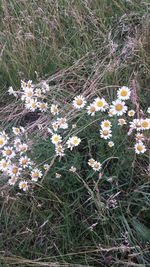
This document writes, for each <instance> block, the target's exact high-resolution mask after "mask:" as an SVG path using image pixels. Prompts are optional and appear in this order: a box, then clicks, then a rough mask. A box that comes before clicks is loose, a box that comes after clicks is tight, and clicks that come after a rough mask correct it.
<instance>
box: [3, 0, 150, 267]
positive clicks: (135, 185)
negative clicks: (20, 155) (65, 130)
mask: <svg viewBox="0 0 150 267" xmlns="http://www.w3.org/2000/svg"><path fill="white" fill-rule="evenodd" d="M2 4H3V6H2V15H3V22H2V31H1V37H2V38H1V39H2V52H1V65H2V68H1V77H2V82H1V91H2V94H5V92H6V89H8V87H9V86H10V85H12V86H13V88H15V90H18V92H19V86H20V85H19V83H20V78H21V79H24V78H25V79H29V78H31V79H33V80H34V83H35V81H37V84H36V86H37V87H38V86H39V85H40V84H41V83H42V80H46V82H47V83H48V84H49V86H50V94H49V97H48V99H49V101H50V103H53V102H55V101H57V102H58V104H59V105H60V106H61V107H64V113H63V115H64V116H65V115H66V114H67V113H68V110H69V109H70V107H71V103H72V100H73V98H74V97H75V96H76V95H78V94H83V95H84V96H85V97H87V100H88V101H89V102H91V101H92V100H93V99H94V98H95V97H96V96H104V97H106V99H107V101H108V102H110V101H112V99H114V96H115V94H116V90H115V88H118V86H120V85H122V84H128V85H129V86H130V88H131V89H132V90H134V88H136V92H137V96H138V99H137V102H138V105H137V106H136V105H135V106H134V107H135V109H136V108H137V109H138V107H140V109H139V110H138V112H139V115H140V116H142V112H143V113H145V112H146V111H147V108H148V106H147V105H148V97H149V94H148V92H149V91H148V81H149V55H148V41H149V35H148V25H149V16H148V7H149V5H148V2H146V1H145V2H142V3H140V4H139V1H124V2H123V1H121V0H119V1H111V2H109V1H107V2H104V1H72V2H68V1H55V2H52V3H49V2H45V3H43V1H38V2H36V1H34V2H31V3H27V2H26V1H20V2H17V1H3V3H2ZM6 94H8V93H6ZM7 101H8V102H9V98H8V100H7ZM13 101H14V98H13ZM66 107H67V108H66ZM141 110H142V111H141ZM0 114H1V127H2V128H5V130H6V129H7V131H10V128H11V127H12V126H20V125H21V126H25V128H26V129H27V131H28V132H29V135H30V136H31V137H32V140H33V143H34V147H33V150H32V151H31V155H32V157H34V159H35V160H36V161H37V163H38V164H41V162H42V164H41V166H43V165H44V164H45V163H46V162H47V160H48V163H49V162H50V160H52V159H53V155H54V147H53V146H52V145H51V144H50V140H49V137H48V136H49V135H48V134H47V133H45V131H46V129H47V125H48V124H49V123H50V120H51V117H50V115H49V114H45V113H44V114H41V113H39V112H38V111H37V112H36V113H34V115H33V113H31V112H29V111H28V110H24V106H23V104H22V102H21V101H20V100H19V98H18V99H17V100H16V101H15V103H11V104H9V106H6V107H5V108H4V107H2V108H1V111H0ZM99 117H100V115H98V117H97V120H98V121H99V120H100V118H99ZM78 118H79V121H78V128H77V129H78V130H77V132H78V131H79V134H80V138H81V140H82V142H81V147H80V146H79V148H77V149H76V150H75V153H72V152H71V151H69V150H68V151H67V153H66V157H65V158H64V159H63V160H62V162H58V161H57V162H56V163H55V162H53V161H52V162H51V164H52V165H51V168H50V169H49V172H48V173H47V175H46V176H45V178H44V179H43V180H42V182H39V183H37V184H35V185H34V186H33V188H32V190H29V191H27V192H26V193H25V194H24V193H22V191H18V189H17V190H16V189H11V190H10V187H9V186H8V185H5V184H2V188H1V203H2V209H1V229H2V230H1V237H2V242H1V245H0V246H1V247H0V250H1V256H0V259H1V261H2V266H11V265H12V266H110V265H111V266H148V264H149V242H150V238H149V236H150V233H149V228H148V227H149V225H148V222H149V216H150V213H149V169H148V168H147V167H148V164H149V163H148V161H149V158H148V154H146V155H145V156H143V157H142V156H140V157H138V158H136V157H135V158H134V156H133V150H127V147H128V146H130V147H133V141H132V138H131V140H130V143H129V142H128V141H127V138H126V137H125V136H123V132H122V131H121V130H117V127H114V131H115V134H114V138H115V143H116V144H117V147H114V148H112V150H110V148H108V146H107V142H105V141H104V142H100V138H99V134H97V133H98V131H99V126H97V123H96V122H95V123H93V119H91V118H90V117H88V116H87V115H85V114H84V113H83V114H82V115H81V114H80V116H79V117H78V114H76V115H72V113H71V112H70V113H69V117H68V119H69V120H70V122H71V123H73V122H74V123H75V122H76V120H77V119H78ZM91 125H92V128H91ZM38 126H39V127H40V130H39V127H38ZM125 127H126V126H125ZM35 136H36V138H35ZM41 136H42V139H41ZM43 137H44V138H43ZM129 138H130V137H129ZM43 139H44V140H43ZM93 140H94V141H93ZM112 151H113V152H112ZM91 156H93V157H94V159H97V160H98V159H99V160H100V161H101V162H103V161H104V160H105V159H107V160H106V162H105V163H104V166H105V167H104V169H105V172H104V173H105V174H103V175H102V176H101V174H100V175H99V176H98V175H97V174H96V173H93V170H92V169H90V168H89V167H88V166H87V161H88V159H89V158H90V157H91ZM133 158H134V159H133ZM71 166H73V167H75V168H76V169H77V171H75V172H71V171H69V170H70V167H71ZM56 174H57V175H56ZM59 175H60V176H59Z"/></svg>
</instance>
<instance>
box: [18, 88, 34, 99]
mask: <svg viewBox="0 0 150 267" xmlns="http://www.w3.org/2000/svg"><path fill="white" fill-rule="evenodd" d="M33 96H34V91H33V88H27V87H26V88H24V93H23V95H22V96H21V100H23V101H24V100H26V99H29V100H30V99H32V97H33Z"/></svg>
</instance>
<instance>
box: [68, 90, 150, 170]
mask: <svg viewBox="0 0 150 267" xmlns="http://www.w3.org/2000/svg"><path fill="white" fill-rule="evenodd" d="M130 98H131V90H130V89H129V88H128V87H127V86H122V87H120V88H119V89H118V90H117V99H116V100H114V101H112V103H110V104H108V103H107V102H106V100H105V99H104V98H103V97H102V98H100V97H97V98H95V99H94V100H93V102H92V103H90V104H88V105H87V101H86V99H85V97H83V96H81V95H79V96H76V97H75V98H74V100H73V106H74V108H75V109H77V110H81V109H83V108H86V110H87V114H88V115H90V116H95V115H96V113H97V112H99V111H100V112H104V113H105V115H106V114H107V116H108V119H106V120H102V121H101V123H100V138H102V139H105V140H108V146H109V147H113V146H114V145H115V144H114V142H113V141H112V140H111V139H112V137H113V135H112V126H113V125H112V121H113V120H111V118H112V117H116V118H117V121H118V126H123V125H126V124H128V125H127V126H128V127H129V132H128V133H129V134H128V135H130V133H132V132H134V133H135V145H134V149H135V153H137V154H142V153H144V152H145V151H146V146H145V144H144V140H145V139H146V137H145V135H144V131H145V130H149V129H150V118H148V117H145V116H144V115H143V117H141V118H138V116H137V114H136V112H135V110H134V109H129V108H128V104H129V106H130V105H131V104H132V103H127V102H128V101H129V100H130ZM147 113H148V114H149V113H150V108H148V110H147ZM92 167H93V166H92Z"/></svg>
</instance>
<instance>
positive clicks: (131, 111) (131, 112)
mask: <svg viewBox="0 0 150 267" xmlns="http://www.w3.org/2000/svg"><path fill="white" fill-rule="evenodd" d="M134 115H135V111H134V110H133V109H131V110H129V111H128V116H129V117H134Z"/></svg>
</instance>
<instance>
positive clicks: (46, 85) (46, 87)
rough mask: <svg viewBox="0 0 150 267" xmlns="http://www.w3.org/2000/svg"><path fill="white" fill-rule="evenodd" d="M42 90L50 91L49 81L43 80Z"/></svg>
mask: <svg viewBox="0 0 150 267" xmlns="http://www.w3.org/2000/svg"><path fill="white" fill-rule="evenodd" d="M42 90H45V91H47V92H48V91H49V90H50V87H49V85H48V84H47V82H43V83H42Z"/></svg>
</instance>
